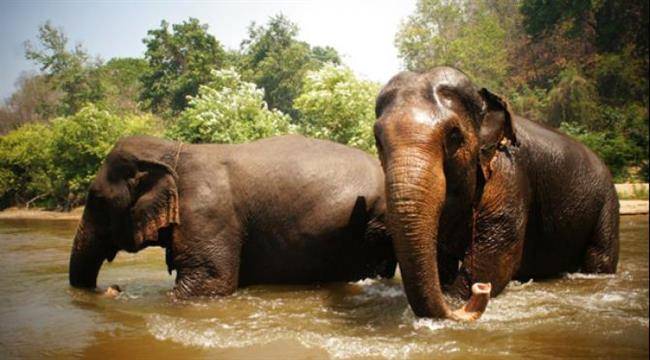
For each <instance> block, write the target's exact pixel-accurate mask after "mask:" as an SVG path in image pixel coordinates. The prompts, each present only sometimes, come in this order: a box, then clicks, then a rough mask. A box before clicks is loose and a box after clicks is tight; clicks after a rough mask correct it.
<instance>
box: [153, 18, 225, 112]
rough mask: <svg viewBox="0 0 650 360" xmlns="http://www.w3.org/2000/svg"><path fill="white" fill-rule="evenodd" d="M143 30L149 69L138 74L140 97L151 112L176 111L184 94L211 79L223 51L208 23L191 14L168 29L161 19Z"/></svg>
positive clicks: (221, 62)
mask: <svg viewBox="0 0 650 360" xmlns="http://www.w3.org/2000/svg"><path fill="white" fill-rule="evenodd" d="M147 34H148V35H147V37H146V38H144V40H143V42H144V44H145V45H146V46H147V50H146V52H145V59H146V60H147V62H148V64H149V71H146V72H145V73H144V74H143V76H142V85H143V87H142V92H141V94H140V99H141V100H142V101H143V102H144V104H143V105H144V107H145V108H146V109H150V110H152V111H153V112H154V113H157V114H163V115H174V114H178V113H180V112H181V111H182V110H183V109H185V107H186V106H187V101H188V100H187V97H188V96H194V95H196V94H197V92H198V90H199V86H200V85H202V84H205V83H207V82H209V81H210V80H211V78H210V74H211V70H214V69H219V68H221V67H222V66H223V65H224V62H225V60H226V53H225V51H224V50H223V48H222V46H221V44H220V43H219V41H217V40H216V39H215V37H214V36H212V35H210V34H209V33H208V26H207V25H202V24H200V23H199V20H197V19H194V18H190V19H189V20H188V21H184V22H182V23H180V24H174V25H172V28H171V31H170V29H169V24H168V23H167V22H166V21H162V22H161V24H160V28H158V29H153V30H149V31H148V32H147Z"/></svg>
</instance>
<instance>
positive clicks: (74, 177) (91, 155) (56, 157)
mask: <svg viewBox="0 0 650 360" xmlns="http://www.w3.org/2000/svg"><path fill="white" fill-rule="evenodd" d="M52 132H53V133H52V137H51V143H50V144H51V145H50V147H51V153H52V154H53V156H52V157H51V159H50V163H51V165H52V167H53V170H52V171H51V173H50V175H52V176H53V177H55V178H56V186H55V188H54V195H55V196H56V197H57V201H58V202H59V203H63V204H64V207H65V208H69V207H70V206H74V205H78V204H81V203H82V202H83V199H84V195H85V193H86V191H87V189H88V186H89V185H90V182H91V181H92V179H93V177H94V176H95V173H96V172H97V170H98V169H99V166H100V164H101V162H102V161H103V160H104V158H105V157H106V155H107V154H108V152H109V151H110V149H111V148H112V147H113V145H115V142H117V140H119V139H120V138H121V137H124V136H129V135H137V134H151V135H155V134H156V133H158V125H157V122H156V119H155V118H154V117H153V116H151V115H144V116H137V115H131V116H117V115H114V114H112V113H110V112H109V111H106V110H101V109H99V108H97V107H96V106H94V105H88V106H86V107H84V108H82V109H81V110H80V111H79V112H77V113H76V114H74V115H73V116H68V117H62V118H58V119H55V120H53V121H52Z"/></svg>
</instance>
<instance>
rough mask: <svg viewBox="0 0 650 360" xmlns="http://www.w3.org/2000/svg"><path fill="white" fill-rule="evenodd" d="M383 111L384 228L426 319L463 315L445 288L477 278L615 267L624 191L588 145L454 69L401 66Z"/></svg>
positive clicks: (384, 94) (461, 293) (496, 281)
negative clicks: (517, 108) (417, 69)
mask: <svg viewBox="0 0 650 360" xmlns="http://www.w3.org/2000/svg"><path fill="white" fill-rule="evenodd" d="M375 112H376V122H375V125H374V135H375V142H376V147H377V151H378V155H379V158H380V162H381V164H382V167H383V169H384V172H385V177H386V179H385V186H386V202H387V211H386V227H387V229H388V231H389V233H390V234H391V236H392V241H393V246H394V249H395V256H396V258H397V261H398V263H399V266H400V270H401V274H402V280H403V284H404V289H405V292H406V294H407V298H408V301H409V304H410V305H411V307H412V309H413V311H414V312H415V313H416V314H417V315H418V316H424V317H434V318H454V316H453V314H452V313H451V311H450V310H449V305H448V304H447V302H446V301H445V299H444V297H443V293H447V294H449V295H452V296H455V297H461V298H467V297H468V295H469V289H470V284H474V283H489V284H491V286H492V291H491V296H497V295H499V293H501V292H502V291H503V290H504V288H505V287H506V285H507V284H508V282H509V281H511V280H529V279H533V278H536V279H541V278H551V277H555V276H558V275H560V274H562V273H565V272H575V271H578V270H580V271H583V272H587V273H614V272H616V266H617V263H618V252H619V240H618V225H619V215H618V213H619V212H618V207H619V204H618V199H617V194H616V191H615V188H614V186H613V183H612V177H611V175H610V173H609V170H608V168H607V166H606V165H605V164H604V163H603V162H602V161H601V160H600V159H599V158H598V156H597V155H595V154H594V153H593V152H592V151H591V150H589V149H588V148H587V147H586V146H584V145H582V144H581V143H579V142H577V141H576V140H574V139H572V138H570V137H568V136H566V135H564V134H562V133H560V132H558V131H556V130H554V129H552V128H550V127H547V126H545V125H543V124H541V123H538V122H534V121H530V120H527V119H524V118H522V117H519V116H516V115H514V114H513V112H512V110H511V109H510V107H509V105H508V103H507V102H506V101H505V100H504V99H503V98H502V97H500V96H498V95H496V94H494V93H492V92H490V91H489V90H487V89H486V88H479V87H477V86H475V85H474V84H473V82H472V81H471V80H470V78H469V77H468V76H467V75H466V74H465V73H463V72H462V71H460V70H458V69H455V68H453V67H447V66H440V67H435V68H433V69H431V70H429V71H427V72H424V73H415V72H409V71H405V72H401V73H398V74H397V75H395V76H394V77H393V78H391V79H390V80H389V82H388V83H387V84H386V85H385V86H384V87H383V88H382V89H381V91H380V92H379V94H378V96H377V99H376V104H375Z"/></svg>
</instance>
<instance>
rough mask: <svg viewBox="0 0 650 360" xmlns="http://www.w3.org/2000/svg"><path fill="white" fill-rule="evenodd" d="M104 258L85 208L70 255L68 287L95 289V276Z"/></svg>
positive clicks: (87, 210) (102, 249)
mask: <svg viewBox="0 0 650 360" xmlns="http://www.w3.org/2000/svg"><path fill="white" fill-rule="evenodd" d="M105 258H106V254H105V251H104V247H103V246H102V244H101V243H100V239H98V237H97V234H96V231H95V228H94V224H93V222H92V221H91V219H90V216H89V209H88V208H86V209H85V210H84V215H83V217H82V219H81V222H80V223H79V227H78V228H77V233H76V235H75V238H74V243H73V245H72V251H71V253H70V268H69V273H68V276H69V280H70V285H71V286H74V287H79V288H90V289H94V288H95V287H97V275H98V274H99V269H100V268H101V266H102V263H103V262H104V259H105Z"/></svg>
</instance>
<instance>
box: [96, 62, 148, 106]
mask: <svg viewBox="0 0 650 360" xmlns="http://www.w3.org/2000/svg"><path fill="white" fill-rule="evenodd" d="M148 70H149V64H148V63H147V61H146V60H144V59H138V58H113V59H110V60H109V61H108V62H106V63H105V64H104V65H102V66H101V67H100V68H99V72H100V77H101V81H102V86H103V87H104V89H106V99H105V103H106V107H107V108H108V109H110V110H111V111H113V112H117V113H134V112H137V111H138V110H139V105H138V96H139V94H140V92H141V91H142V83H141V81H140V77H141V75H142V74H144V73H146V72H147V71H148Z"/></svg>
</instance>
